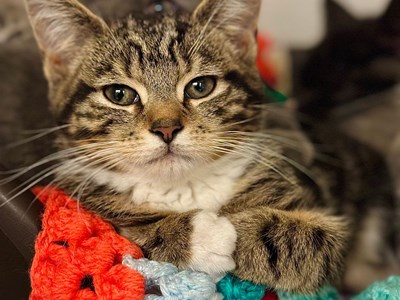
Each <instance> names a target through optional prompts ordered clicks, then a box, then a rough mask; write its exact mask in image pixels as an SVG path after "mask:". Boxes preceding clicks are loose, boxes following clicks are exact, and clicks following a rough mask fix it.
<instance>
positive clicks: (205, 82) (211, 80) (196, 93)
mask: <svg viewBox="0 0 400 300" xmlns="http://www.w3.org/2000/svg"><path fill="white" fill-rule="evenodd" d="M216 82H217V81H216V79H215V77H212V76H204V77H198V78H196V79H193V80H192V81H191V82H190V83H189V84H188V85H187V86H186V87H185V98H186V99H202V98H205V97H207V96H209V95H210V94H211V93H212V92H213V91H214V88H215V86H216Z"/></svg>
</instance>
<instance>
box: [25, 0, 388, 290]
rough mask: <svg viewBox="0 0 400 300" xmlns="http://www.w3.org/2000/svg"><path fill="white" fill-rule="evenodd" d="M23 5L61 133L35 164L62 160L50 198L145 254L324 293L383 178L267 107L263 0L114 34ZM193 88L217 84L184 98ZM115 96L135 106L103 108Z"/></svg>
mask: <svg viewBox="0 0 400 300" xmlns="http://www.w3.org/2000/svg"><path fill="white" fill-rule="evenodd" d="M26 4H27V9H28V12H29V16H30V20H31V23H32V26H33V29H34V32H35V36H36V38H37V41H38V44H39V47H40V49H41V51H42V53H43V61H44V69H45V74H46V77H47V79H48V83H49V100H50V105H51V110H52V112H53V114H54V116H55V118H56V119H57V120H58V123H59V125H60V126H65V128H64V129H63V130H62V131H59V132H58V139H57V146H58V147H59V149H60V152H58V154H56V155H54V156H53V157H50V158H47V160H46V161H47V162H48V161H50V160H51V159H58V160H59V163H56V164H55V166H54V167H53V169H51V170H50V171H49V172H48V173H49V174H53V173H55V174H56V175H57V178H56V179H57V181H56V182H57V184H58V185H59V186H60V187H62V188H64V189H65V190H66V191H68V192H69V193H70V194H71V195H72V196H75V197H77V198H78V199H79V201H80V202H81V203H82V205H84V206H85V207H86V208H88V209H90V210H92V211H93V212H96V213H98V214H100V215H101V216H102V217H103V218H105V219H107V220H109V221H110V222H112V223H113V224H114V225H115V226H116V227H117V228H118V229H119V230H120V232H121V233H122V234H123V235H124V236H126V237H128V238H129V239H130V240H132V241H133V242H135V243H137V244H138V245H139V246H140V247H142V249H143V250H144V252H145V254H146V256H147V257H149V258H151V259H155V260H161V261H168V262H171V263H174V264H176V265H177V266H178V267H180V268H190V269H195V270H199V271H204V272H207V273H210V274H212V275H221V274H223V273H224V272H227V271H233V272H234V273H235V274H236V275H237V276H239V277H240V278H242V279H244V280H251V281H253V282H256V283H262V284H266V285H268V286H269V287H272V288H276V289H284V290H288V291H294V292H302V293H310V292H313V291H315V290H316V289H318V288H319V287H321V286H322V285H324V284H325V283H327V282H331V283H332V282H336V280H337V279H338V278H339V276H340V274H341V272H342V270H343V267H344V263H345V257H346V254H347V251H348V249H352V248H356V246H357V245H354V244H355V243H352V242H351V241H354V239H355V237H357V235H356V234H355V229H359V228H360V227H361V225H360V224H362V223H363V221H364V219H363V215H362V214H363V213H365V214H367V213H368V211H369V209H370V208H371V207H373V206H371V207H370V206H367V205H366V204H367V203H370V202H372V203H375V205H376V206H379V205H381V204H380V202H379V201H380V200H379V201H378V200H377V199H378V198H379V197H380V195H383V194H382V193H383V192H382V189H381V188H380V187H381V185H380V184H381V181H382V182H384V181H385V178H386V177H385V176H386V173H385V171H384V170H381V169H379V170H378V171H376V169H375V166H379V165H380V161H379V159H378V158H374V157H373V156H370V155H369V153H368V155H367V154H365V155H364V153H367V152H363V150H362V149H360V151H358V148H357V146H356V145H353V144H352V143H351V142H348V141H347V140H344V141H343V140H341V137H340V136H335V135H333V136H332V133H331V132H330V131H329V130H328V129H329V126H327V127H323V128H322V129H320V128H311V129H307V133H309V134H310V138H312V139H313V142H314V141H315V142H318V143H319V142H323V141H324V140H325V139H328V138H331V139H329V141H331V144H330V145H329V146H330V148H329V152H328V153H322V154H321V152H324V151H323V150H321V149H314V146H313V144H312V143H311V142H310V140H309V139H308V137H306V135H305V134H304V133H303V131H301V130H300V127H299V126H298V125H297V122H296V120H295V119H291V118H289V117H286V116H285V114H283V113H282V112H279V110H275V109H273V107H271V106H270V105H267V104H266V102H267V101H268V99H267V97H266V96H265V95H264V94H263V83H262V81H261V79H260V77H259V75H258V72H257V68H256V65H255V59H256V54H257V46H256V41H255V33H256V24H257V15H258V12H259V8H260V4H261V1H260V0H249V1H241V0H223V1H212V0H203V1H201V3H200V5H199V6H198V7H197V8H196V9H195V11H194V12H193V13H192V14H177V15H175V16H174V18H171V17H168V16H160V17H157V18H152V19H134V18H131V17H128V18H124V19H121V20H120V21H118V22H116V23H113V24H112V25H108V24H107V23H105V22H104V21H103V20H102V19H101V18H99V17H97V16H96V15H94V14H93V13H91V12H90V11H89V10H88V9H87V8H85V7H84V6H82V5H81V4H80V3H79V2H78V1H76V0H26ZM204 77H206V78H208V79H209V81H208V84H212V83H215V87H213V88H212V89H210V92H209V93H207V94H205V95H203V97H200V98H196V99H195V98H194V97H191V96H190V95H189V96H188V93H187V90H188V88H190V87H192V86H195V85H196V86H197V85H198V84H199V82H198V81H196V80H197V79H198V78H204ZM193 80H195V83H193ZM210 82H211V83H210ZM203 83H204V82H203ZM114 85H118V86H123V87H124V88H125V89H128V90H129V91H133V93H134V95H136V96H137V97H136V98H135V100H136V101H134V102H132V103H130V104H128V105H118V104H115V101H114V102H112V101H109V99H107V98H108V97H109V96H107V95H108V94H107V91H109V90H108V89H109V88H110V87H114ZM128 90H125V92H126V91H128ZM114 91H115V90H114ZM327 130H328V131H327ZM336 149H338V151H336ZM354 153H356V154H357V155H354ZM352 155H353V156H354V157H353V156H352ZM371 157H372V158H371ZM366 165H367V168H364V167H365V166H366ZM364 169H365V170H364ZM371 174H372V175H374V176H369V175H371ZM374 184H376V185H374ZM382 187H383V185H382ZM367 198H368V199H369V198H373V199H374V201H376V202H374V201H368V199H367ZM378 202H379V204H378ZM385 205H386V204H385ZM391 205H392V203H391V202H388V204H387V206H389V207H391ZM389 211H390V210H389ZM392 211H393V210H392ZM388 217H391V216H390V215H389V216H388ZM350 224H351V225H350Z"/></svg>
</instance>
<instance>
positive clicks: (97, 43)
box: [26, 0, 263, 179]
mask: <svg viewBox="0 0 400 300" xmlns="http://www.w3.org/2000/svg"><path fill="white" fill-rule="evenodd" d="M26 3H27V8H28V12H29V16H30V19H31V23H32V26H33V28H34V32H35V36H36V38H37V41H38V44H39V47H40V49H41V50H42V52H43V57H44V65H45V67H44V68H45V74H46V77H47V79H48V82H49V96H50V104H51V107H52V109H53V111H54V114H55V115H56V118H57V119H58V121H59V123H60V125H63V124H68V127H67V128H66V129H65V130H64V131H63V132H62V133H61V134H60V136H59V139H58V142H59V144H60V146H61V148H63V149H72V148H74V149H77V150H76V151H75V152H66V153H67V154H66V159H68V155H71V159H70V160H75V161H76V162H79V163H80V164H81V165H86V167H88V166H95V165H98V166H101V167H102V168H107V169H116V170H122V171H125V172H130V171H132V170H143V172H146V173H147V174H150V175H151V176H155V175H159V176H163V177H165V178H167V179H169V178H170V177H171V176H182V173H183V172H184V171H187V170H192V169H193V168H195V167H198V166H199V165H201V164H205V163H208V162H210V161H214V160H216V159H219V158H220V157H222V156H224V155H225V154H226V153H227V152H230V151H239V150H237V149H236V150H235V149H234V148H235V145H236V146H238V145H237V143H238V141H243V136H240V135H239V136H238V134H236V133H234V131H241V132H245V131H255V130H257V129H258V126H259V123H260V118H259V113H260V112H259V108H257V105H258V104H260V103H261V102H262V98H263V96H262V82H261V80H260V78H259V75H258V72H257V68H256V65H255V60H256V54H257V46H256V40H255V33H256V24H257V15H258V11H259V7H260V0H248V1H242V0H223V1H213V0H203V1H202V2H201V3H200V5H199V6H198V7H197V9H195V11H194V12H193V13H192V14H187V15H186V14H183V15H177V16H175V17H174V18H171V17H167V16H161V17H158V18H154V19H152V20H148V19H133V18H126V19H123V20H120V21H119V22H117V23H115V24H113V25H107V24H106V23H105V22H104V21H103V20H102V19H100V18H99V17H97V16H95V15H94V14H93V13H91V12H90V11H89V10H87V9H86V8H85V7H84V6H82V5H81V4H80V3H79V2H78V1H75V0H27V1H26ZM239 146H240V145H239ZM239 146H238V147H239ZM242 148H243V147H240V149H242ZM75 156H78V157H80V158H76V157H75Z"/></svg>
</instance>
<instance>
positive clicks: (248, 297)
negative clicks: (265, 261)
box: [217, 274, 266, 300]
mask: <svg viewBox="0 0 400 300" xmlns="http://www.w3.org/2000/svg"><path fill="white" fill-rule="evenodd" d="M265 289H266V288H265V286H263V285H257V284H253V283H251V282H247V281H242V280H240V279H239V278H237V277H235V276H233V275H232V274H228V275H226V276H225V277H224V278H222V280H221V281H220V282H218V283H217V290H218V292H220V293H221V294H222V295H223V296H224V299H225V300H260V299H262V298H263V297H264V295H265Z"/></svg>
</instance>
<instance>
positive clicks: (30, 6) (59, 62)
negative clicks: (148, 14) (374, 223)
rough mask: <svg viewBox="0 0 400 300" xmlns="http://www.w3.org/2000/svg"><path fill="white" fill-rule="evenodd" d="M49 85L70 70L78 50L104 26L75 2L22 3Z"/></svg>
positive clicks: (34, 0) (45, 0) (27, 0)
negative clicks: (41, 54) (24, 6)
mask: <svg viewBox="0 0 400 300" xmlns="http://www.w3.org/2000/svg"><path fill="white" fill-rule="evenodd" d="M25 4H26V8H27V11H28V15H29V18H30V21H31V24H32V28H33V31H34V33H35V37H36V40H37V42H38V44H39V48H40V50H41V51H42V52H43V55H44V61H45V70H46V76H47V77H48V79H49V81H50V83H51V84H52V83H54V81H57V80H60V79H62V78H64V77H65V75H66V74H67V73H69V72H71V71H72V68H73V65H74V62H75V61H76V58H77V57H79V55H80V52H81V49H82V47H83V46H85V45H86V44H87V43H88V42H89V41H90V40H92V39H93V38H94V37H95V36H96V35H98V34H100V33H101V32H103V31H104V30H105V28H106V27H107V25H106V24H105V23H104V21H103V20H101V19H100V18H99V17H97V16H96V15H94V14H93V13H92V12H90V11H89V10H88V9H87V8H86V7H84V6H83V5H82V4H80V3H79V2H78V1H77V0H25Z"/></svg>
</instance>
